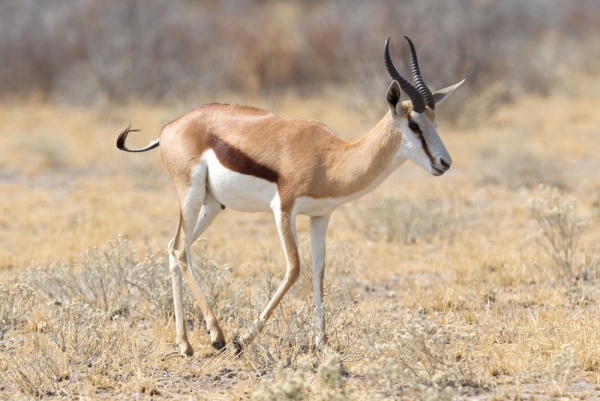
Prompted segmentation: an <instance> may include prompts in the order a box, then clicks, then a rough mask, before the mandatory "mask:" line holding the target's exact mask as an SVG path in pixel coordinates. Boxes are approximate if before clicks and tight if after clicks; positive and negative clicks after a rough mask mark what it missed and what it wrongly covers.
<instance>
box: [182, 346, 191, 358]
mask: <svg viewBox="0 0 600 401" xmlns="http://www.w3.org/2000/svg"><path fill="white" fill-rule="evenodd" d="M179 350H180V354H181V356H182V357H184V358H185V357H188V356H192V355H194V349H193V348H192V346H191V345H190V344H181V345H179Z"/></svg>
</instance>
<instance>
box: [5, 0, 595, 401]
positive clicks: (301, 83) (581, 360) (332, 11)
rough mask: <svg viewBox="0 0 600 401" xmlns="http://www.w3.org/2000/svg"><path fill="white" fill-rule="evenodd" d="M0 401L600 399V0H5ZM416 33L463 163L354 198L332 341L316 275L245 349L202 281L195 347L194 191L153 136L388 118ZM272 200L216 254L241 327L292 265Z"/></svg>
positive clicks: (344, 127)
mask: <svg viewBox="0 0 600 401" xmlns="http://www.w3.org/2000/svg"><path fill="white" fill-rule="evenodd" d="M0 3H1V4H2V10H3V12H2V13H0V54H1V55H2V60H3V61H4V62H3V68H1V69H0V97H1V98H2V101H1V102H0V127H1V132H2V133H1V135H2V145H3V146H2V151H1V152H0V210H1V211H2V213H0V399H7V400H12V399H31V398H35V399H71V398H80V399H100V398H103V399H113V398H115V399H133V398H135V399H150V398H151V399H170V398H175V399H178V398H179V399H254V400H275V399H322V400H330V399H338V400H346V399H348V400H359V399H431V400H433V399H490V400H492V399H507V398H513V399H533V398H536V399H539V398H541V399H551V398H561V397H562V398H565V399H567V398H569V399H572V398H581V399H593V398H594V397H595V398H598V394H599V393H600V387H599V386H600V385H599V383H600V334H599V333H600V327H599V325H600V319H599V312H600V302H599V296H600V283H599V281H598V280H599V279H600V271H599V266H598V263H599V262H600V250H599V249H598V245H597V244H598V242H599V236H598V225H599V223H600V178H599V177H600V175H599V174H598V172H599V171H600V159H599V158H598V154H599V153H600V145H598V143H599V139H600V115H599V114H598V112H597V110H598V109H599V108H600V97H599V96H598V93H600V71H599V70H598V67H599V65H598V60H600V57H598V56H599V55H600V41H599V40H598V39H597V38H598V37H599V36H598V34H599V33H600V32H599V29H600V28H599V27H600V24H598V21H599V20H600V7H599V6H598V5H597V4H596V3H597V2H594V1H591V0H590V1H586V0H581V1H573V2H559V1H528V2H521V1H516V0H515V1H503V2H491V1H489V2H488V1H475V0H469V1H467V0H452V1H448V2H433V1H432V2H418V3H415V2H403V1H400V2H396V1H394V2H392V1H381V2H368V3H366V2H359V1H343V2H342V1H331V2H323V1H309V2H303V3H295V2H277V1H239V2H237V1H236V2H230V1H202V2H187V1H173V2H169V3H168V4H167V3H163V2H154V1H148V2H140V1H127V2H106V1H96V0H86V1H80V2H67V1H61V0H56V1H51V2H40V1H34V0H26V1H20V2H0ZM390 34H391V35H392V52H393V54H394V60H395V61H396V60H397V66H398V68H399V70H400V71H401V72H403V73H405V74H406V75H408V71H409V66H408V55H407V53H408V50H407V46H406V45H405V44H404V43H403V40H401V38H402V35H407V36H410V37H411V38H412V39H413V41H414V42H415V44H416V46H417V50H418V52H419V56H420V62H421V63H420V64H421V69H422V72H423V75H424V78H425V79H426V80H427V82H428V84H429V85H430V87H432V89H438V88H441V87H445V86H447V85H450V84H453V83H455V82H457V81H459V80H460V79H462V78H467V82H466V83H465V84H464V85H463V87H461V88H460V89H459V92H457V93H456V94H455V95H453V97H452V98H451V99H450V100H448V102H445V103H444V104H443V105H441V106H440V110H439V119H440V125H439V128H438V129H439V132H440V134H441V136H442V139H443V140H444V143H445V144H446V147H447V148H448V150H449V151H450V153H451V155H452V157H453V160H454V164H453V166H452V169H451V170H450V171H449V172H448V173H446V174H445V175H444V176H442V177H432V176H430V175H429V174H428V173H426V172H424V171H422V170H421V169H419V168H418V167H416V166H414V165H411V164H409V163H407V164H406V165H404V166H403V167H402V168H401V169H400V170H398V171H397V172H395V173H394V174H393V175H392V176H391V177H390V178H389V179H388V180H387V181H386V182H384V184H382V186H381V187H380V188H378V189H377V190H375V191H374V192H373V193H371V194H369V195H367V196H365V197H364V198H362V199H360V200H358V201H355V202H353V203H350V204H348V205H346V206H344V207H342V208H340V210H339V211H338V212H336V213H334V215H333V217H332V221H331V223H330V228H329V231H328V244H327V268H326V272H325V277H326V296H325V308H326V318H327V320H326V321H327V324H328V326H327V332H328V334H329V339H330V342H329V346H328V347H327V348H326V349H325V350H324V351H323V352H318V351H315V350H314V348H313V343H314V338H313V332H314V324H315V322H314V303H313V301H312V285H311V277H310V271H311V269H310V239H309V227H308V219H306V218H303V217H300V218H299V221H298V225H299V226H298V235H299V238H298V239H299V242H300V251H301V258H302V263H303V268H302V277H301V280H299V281H298V283H297V284H296V285H295V286H294V287H293V289H292V290H291V291H290V293H288V295H287V296H286V297H285V298H284V301H283V302H282V304H281V306H280V307H279V308H278V309H277V311H276V312H275V314H274V315H273V317H272V318H271V319H270V320H269V322H268V324H267V326H266V328H265V331H264V332H263V333H262V334H261V335H260V336H259V337H258V338H257V339H256V341H255V342H254V343H253V344H252V345H251V346H250V347H249V348H247V349H245V351H244V353H242V355H241V356H239V357H236V356H235V355H234V353H233V350H232V349H230V348H228V349H226V351H225V352H222V353H217V352H216V351H214V350H213V348H212V347H211V345H210V338H209V336H208V335H206V333H205V330H204V323H203V317H202V315H201V313H200V311H199V310H198V308H197V307H196V306H195V303H194V302H193V299H192V297H191V295H190V294H189V293H188V294H187V295H186V298H185V309H186V313H187V315H186V321H187V325H188V329H189V330H190V331H189V333H190V337H191V338H190V340H191V342H192V344H193V346H194V348H195V350H196V353H195V355H194V356H193V357H190V358H185V359H184V358H181V357H179V356H178V355H177V353H176V351H177V348H176V347H175V346H174V340H175V328H174V317H173V308H172V294H171V283H170V278H169V273H168V260H167V255H166V250H165V248H166V244H167V243H168V241H169V240H170V239H171V238H172V236H173V235H174V232H175V228H176V223H177V216H178V200H177V196H176V194H175V190H174V188H173V186H172V183H171V182H170V180H169V178H168V177H167V175H166V173H165V172H164V170H163V168H162V166H161V162H160V157H159V154H158V152H156V151H155V152H150V153H145V154H141V155H133V154H125V153H123V152H119V151H117V149H116V148H115V145H114V142H115V139H116V135H117V134H118V133H119V132H120V131H121V130H122V129H123V128H124V127H126V126H127V125H128V124H129V123H130V122H131V123H132V125H133V126H134V127H135V128H143V131H142V132H141V133H137V135H136V137H135V138H134V137H133V136H132V138H131V146H132V147H136V146H137V145H140V146H143V145H145V144H146V143H147V142H148V141H150V140H153V139H155V138H156V136H157V134H158V132H159V130H160V127H161V126H162V125H163V124H165V123H166V122H168V121H170V120H172V119H174V118H176V117H177V116H179V115H181V114H182V113H183V112H185V111H187V110H189V109H191V108H193V107H195V106H197V105H199V104H202V103H208V102H214V101H218V102H238V103H243V104H249V105H253V106H257V107H262V108H265V109H268V110H271V111H273V112H276V113H278V114H281V115H285V116H289V117H297V118H306V119H317V120H320V121H323V122H325V123H326V124H328V125H329V126H330V127H331V128H332V129H333V131H334V132H336V133H337V134H338V135H339V136H341V137H343V138H345V139H348V140H353V139H356V138H358V137H359V136H361V135H363V134H364V133H366V132H367V131H368V129H370V128H371V127H372V126H373V125H374V124H375V123H376V122H377V121H378V120H379V119H380V118H381V117H382V116H383V114H384V113H385V112H386V111H387V105H386V104H385V99H384V97H383V96H384V94H385V90H386V88H387V86H388V85H389V78H388V75H387V73H386V72H385V69H384V66H383V57H382V48H383V41H384V40H385V38H386V37H387V35H390ZM272 220H273V219H272V216H271V215H270V214H242V213H237V212H234V211H231V210H227V211H225V212H224V213H222V214H221V215H220V216H219V217H218V218H217V220H216V221H215V223H213V225H212V226H211V227H210V228H209V229H208V230H207V232H206V233H205V238H203V239H202V240H200V241H199V243H198V244H196V246H195V247H194V269H195V271H196V275H197V277H198V278H199V280H200V282H201V285H202V287H203V289H204V291H205V293H206V294H207V296H208V298H209V300H210V302H211V304H212V305H213V309H214V310H215V312H216V314H217V316H218V318H219V320H220V322H221V324H222V327H223V329H224V331H225V334H226V336H227V339H228V341H229V340H231V339H232V338H233V337H234V336H235V335H237V334H242V333H244V331H245V329H246V328H247V327H248V325H249V324H250V323H251V322H252V321H253V320H254V319H255V318H256V316H257V315H258V314H259V313H260V311H261V310H262V309H263V308H264V306H265V305H266V303H267V302H268V299H269V298H270V295H271V294H272V292H273V291H274V289H275V288H276V287H277V285H278V283H279V281H280V280H281V278H282V277H283V274H284V269H285V267H284V266H285V262H284V257H283V252H282V251H281V247H280V245H279V239H278V235H277V232H276V229H275V225H274V223H273V221H272Z"/></svg>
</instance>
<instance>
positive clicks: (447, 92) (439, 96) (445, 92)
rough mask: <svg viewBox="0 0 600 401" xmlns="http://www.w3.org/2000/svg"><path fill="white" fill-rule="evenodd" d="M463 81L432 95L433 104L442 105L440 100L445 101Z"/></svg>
mask: <svg viewBox="0 0 600 401" xmlns="http://www.w3.org/2000/svg"><path fill="white" fill-rule="evenodd" d="M463 82H465V80H464V79H463V80H462V81H460V82H459V83H457V84H456V85H452V86H449V87H447V88H444V89H441V90H439V91H437V92H435V93H434V94H433V102H434V103H435V104H436V105H437V104H439V103H442V100H445V99H446V98H447V97H448V96H450V94H451V93H452V92H454V90H455V89H456V88H458V87H459V86H460V85H461V84H462V83H463Z"/></svg>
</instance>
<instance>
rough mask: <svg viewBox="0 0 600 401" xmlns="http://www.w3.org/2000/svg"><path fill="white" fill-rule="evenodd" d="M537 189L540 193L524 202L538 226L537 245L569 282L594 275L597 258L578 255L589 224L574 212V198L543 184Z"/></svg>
mask: <svg viewBox="0 0 600 401" xmlns="http://www.w3.org/2000/svg"><path fill="white" fill-rule="evenodd" d="M540 189H541V191H542V194H541V196H540V197H537V198H531V199H529V200H528V201H527V205H526V207H527V209H528V210H529V211H530V212H531V214H532V216H533V218H534V219H535V220H536V222H537V223H538V225H539V227H540V231H539V235H538V237H537V240H538V241H537V243H538V245H539V246H540V247H541V249H542V250H543V251H544V253H545V254H546V255H547V256H548V257H549V258H550V260H551V261H552V266H553V267H554V268H555V271H556V272H557V273H558V275H559V276H560V277H563V278H564V277H566V278H567V279H568V281H569V282H573V280H590V279H592V278H594V277H596V274H597V271H596V268H597V266H598V260H597V259H596V258H591V257H590V256H589V255H584V257H583V260H578V259H581V258H577V256H578V255H577V253H578V244H579V240H580V239H581V236H582V235H583V234H584V233H585V231H586V230H587V227H588V225H589V221H588V220H587V219H586V218H584V217H581V216H580V215H578V214H577V213H576V206H577V199H576V198H575V197H574V196H573V195H568V194H564V193H562V192H560V191H559V190H558V189H557V188H552V187H548V186H543V185H542V186H540ZM586 256H587V257H586Z"/></svg>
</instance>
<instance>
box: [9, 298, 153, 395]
mask: <svg viewBox="0 0 600 401" xmlns="http://www.w3.org/2000/svg"><path fill="white" fill-rule="evenodd" d="M41 313H42V314H43V316H44V320H40V321H38V322H37V324H36V327H35V331H34V332H32V333H29V334H27V335H26V336H25V339H24V341H23V344H22V345H21V346H18V347H14V348H12V349H9V350H7V351H5V352H3V353H0V362H4V363H6V364H7V366H9V367H10V368H9V369H6V370H3V371H0V377H2V378H3V381H5V382H6V383H8V384H9V385H11V386H13V387H15V388H16V389H18V390H20V391H21V392H22V393H24V394H25V395H28V396H33V397H43V396H46V395H67V394H69V393H71V394H79V392H80V391H81V388H82V387H83V385H84V384H85V383H84V382H85V381H89V382H92V383H91V384H92V385H96V386H98V387H102V386H103V385H106V384H107V383H110V386H111V387H114V386H116V385H118V383H119V382H120V381H123V380H125V379H127V378H128V376H130V375H131V370H132V369H133V366H131V365H129V364H127V363H124V361H132V362H133V361H138V360H141V359H143V358H145V357H147V356H148V355H150V354H151V353H152V352H153V351H154V350H155V345H154V343H153V340H151V339H149V338H147V337H146V336H144V335H139V333H135V334H134V333H132V329H131V327H130V326H129V324H128V323H127V322H125V319H124V318H120V317H118V316H117V315H115V313H114V311H108V312H106V311H102V310H99V309H93V308H91V307H90V306H89V305H86V304H84V303H82V302H80V301H76V300H74V301H72V302H67V303H65V304H60V303H56V302H55V303H49V304H48V306H47V307H44V308H43V309H42V312H41Z"/></svg>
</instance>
